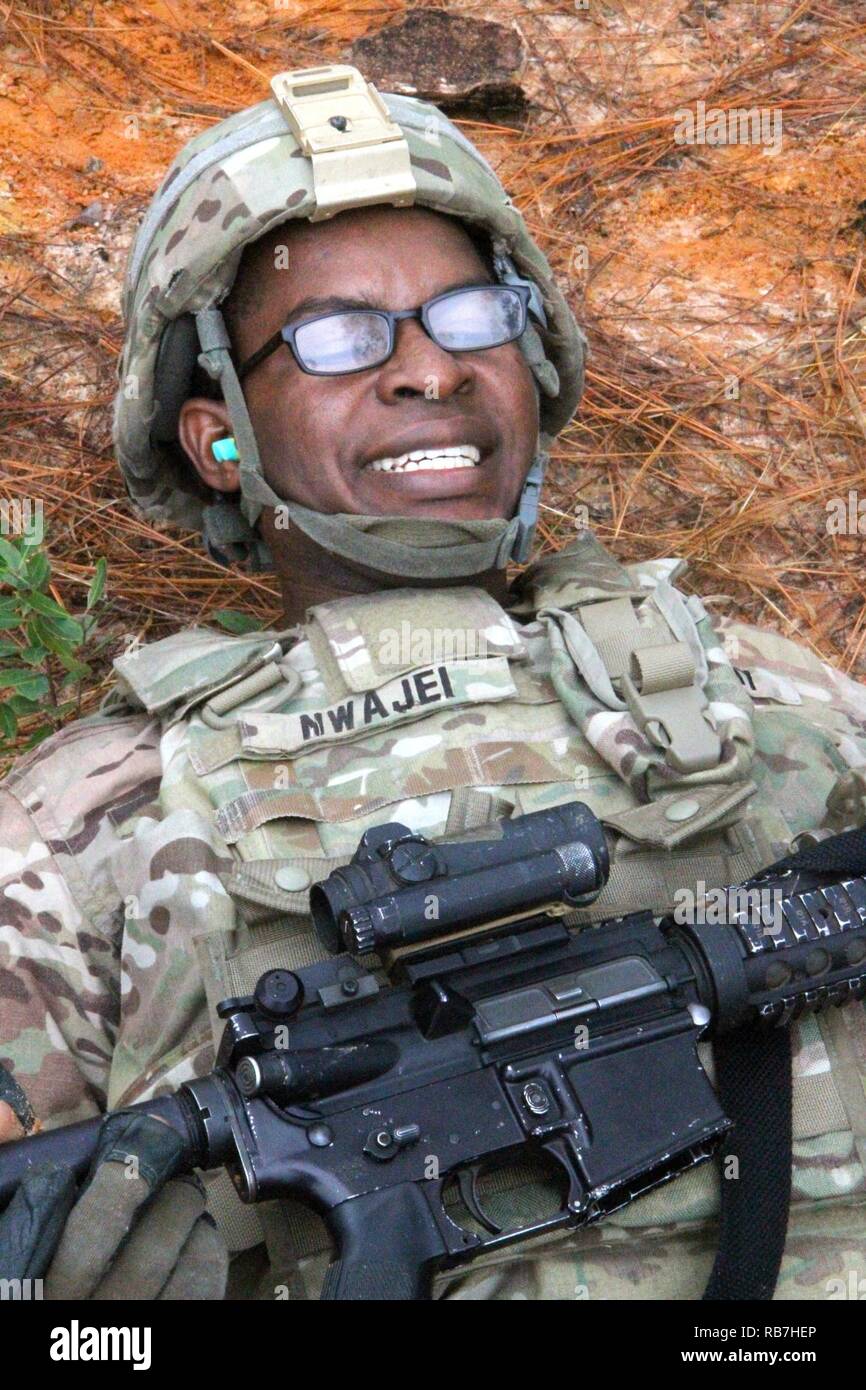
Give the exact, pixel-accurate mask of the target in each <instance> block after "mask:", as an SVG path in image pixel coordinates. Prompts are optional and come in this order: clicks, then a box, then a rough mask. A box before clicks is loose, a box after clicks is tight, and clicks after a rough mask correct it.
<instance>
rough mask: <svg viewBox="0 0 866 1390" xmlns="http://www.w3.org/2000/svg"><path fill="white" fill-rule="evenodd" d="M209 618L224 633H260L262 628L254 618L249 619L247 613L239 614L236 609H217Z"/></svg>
mask: <svg viewBox="0 0 866 1390" xmlns="http://www.w3.org/2000/svg"><path fill="white" fill-rule="evenodd" d="M211 617H212V618H213V619H214V621H215V622H217V623H219V625H220V627H224V628H225V630H226V632H234V633H236V634H241V635H243V634H245V633H247V632H260V631H261V627H262V625H261V623H259V622H257V621H256V619H255V618H251V617H250V615H249V614H248V613H240V612H239V611H238V610H237V609H236V608H217V610H216V612H214V613H212V614H211Z"/></svg>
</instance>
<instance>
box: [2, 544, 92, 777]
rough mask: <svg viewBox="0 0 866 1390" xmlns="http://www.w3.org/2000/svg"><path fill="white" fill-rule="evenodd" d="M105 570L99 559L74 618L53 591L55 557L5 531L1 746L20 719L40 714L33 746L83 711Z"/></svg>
mask: <svg viewBox="0 0 866 1390" xmlns="http://www.w3.org/2000/svg"><path fill="white" fill-rule="evenodd" d="M106 569H107V564H106V561H105V560H104V559H103V560H98V561H97V563H96V568H95V570H94V575H93V579H92V580H91V583H90V586H89V588H88V591H87V606H86V611H85V613H84V614H83V615H82V616H81V617H80V618H73V617H72V615H71V614H70V613H67V611H66V609H65V608H64V607H63V606H62V605H61V604H59V603H58V602H57V601H56V599H54V598H53V597H52V595H51V593H50V592H49V585H50V582H51V563H50V561H49V559H48V555H47V553H46V551H45V549H44V548H43V547H42V545H41V544H40V543H38V542H36V543H34V542H33V541H31V540H29V539H28V538H27V537H23V538H21V539H15V540H11V539H9V538H6V537H0V750H2V749H3V747H4V746H5V745H8V743H9V742H11V741H12V740H13V739H15V738H16V737H17V735H18V724H19V721H20V720H22V719H30V718H31V717H33V716H38V717H39V720H40V722H39V723H38V724H37V726H36V728H35V730H34V731H32V732H31V731H30V730H29V729H28V733H27V738H26V740H25V743H24V747H25V748H30V747H32V746H33V745H34V744H36V743H39V742H40V741H41V740H42V739H44V738H46V737H47V736H48V735H49V734H50V733H53V732H54V730H55V729H58V728H59V727H60V725H61V724H62V723H63V721H64V720H65V719H66V718H68V717H69V715H70V714H78V713H80V710H81V697H82V693H83V685H82V682H83V681H84V680H85V679H86V678H87V677H88V676H90V675H91V674H92V667H91V666H90V664H89V662H88V661H87V660H86V657H87V656H92V655H94V654H95V643H94V629H95V627H96V623H97V611H96V610H97V608H98V606H99V604H100V602H101V600H102V597H103V594H104V592H105V575H106Z"/></svg>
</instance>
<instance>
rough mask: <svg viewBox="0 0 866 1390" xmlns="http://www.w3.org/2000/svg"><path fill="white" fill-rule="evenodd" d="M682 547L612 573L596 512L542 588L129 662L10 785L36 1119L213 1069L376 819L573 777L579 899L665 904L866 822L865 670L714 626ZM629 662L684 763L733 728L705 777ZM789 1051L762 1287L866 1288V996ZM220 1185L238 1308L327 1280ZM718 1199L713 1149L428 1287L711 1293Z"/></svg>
mask: <svg viewBox="0 0 866 1390" xmlns="http://www.w3.org/2000/svg"><path fill="white" fill-rule="evenodd" d="M681 568H682V567H681V565H680V564H679V563H678V562H675V561H666V560H660V561H654V562H652V563H648V564H635V565H631V566H628V567H625V568H623V567H621V566H620V565H619V564H617V563H616V561H614V560H613V559H612V557H610V556H609V555H608V554H607V553H606V552H605V551H604V550H603V549H602V547H601V546H600V545H599V544H598V542H597V541H595V540H594V538H593V537H592V536H591V534H589V533H584V535H582V536H581V537H580V539H579V540H578V541H577V542H576V543H575V544H574V545H573V546H572V547H570V548H569V549H568V550H566V551H564V552H560V554H559V555H557V556H555V557H550V558H548V559H547V560H544V561H541V562H539V563H537V564H536V565H535V566H533V567H532V568H531V569H530V570H529V571H528V572H527V573H526V574H525V575H524V576H523V579H522V582H521V585H520V588H519V590H517V591H516V594H515V601H514V603H513V604H510V605H509V608H508V611H505V610H504V609H502V608H501V607H500V606H499V605H498V604H497V603H496V602H494V600H493V599H492V598H490V597H489V596H488V595H487V594H486V593H484V591H483V590H481V589H477V588H460V589H453V590H441V591H435V592H430V591H427V592H425V593H423V594H421V593H419V592H415V591H412V590H402V591H397V592H396V593H388V594H387V595H385V594H383V595H375V596H372V597H365V598H358V599H341V600H337V601H334V602H333V603H329V604H323V605H319V606H318V607H317V608H316V609H313V610H311V613H310V614H309V615H308V622H307V624H306V625H305V627H304V628H303V629H302V630H298V629H294V630H292V632H290V633H279V632H266V633H256V634H254V635H252V636H248V637H226V636H225V635H224V634H221V633H217V632H214V631H210V630H207V629H194V630H192V631H187V632H183V633H180V634H178V635H177V636H176V637H172V638H168V639H165V640H164V641H162V642H159V643H156V644H153V645H152V646H150V647H143V648H141V649H140V650H139V651H137V652H135V651H132V652H130V653H129V654H127V655H125V656H124V657H122V658H120V659H119V660H118V661H117V662H116V668H117V672H118V676H119V682H118V686H117V688H116V690H115V691H114V692H113V693H112V695H111V696H110V697H109V699H108V700H107V701H106V702H105V703H104V705H103V710H102V712H101V713H100V714H98V715H95V716H93V717H91V718H89V719H84V720H80V721H78V722H76V723H73V724H71V725H69V726H68V727H67V728H65V729H63V730H62V731H61V732H60V733H58V734H56V735H55V736H53V737H52V738H50V739H49V740H47V741H46V742H45V743H43V744H41V745H40V746H39V747H38V748H37V749H35V750H34V751H33V752H32V753H30V754H29V755H28V756H27V757H25V758H24V759H23V760H22V761H20V762H19V763H18V764H17V765H16V767H15V768H14V769H13V771H12V772H11V773H10V775H9V776H8V777H7V779H6V780H5V782H4V783H3V784H2V786H0V844H2V850H0V1062H2V1063H3V1064H4V1065H6V1066H7V1067H11V1069H12V1070H13V1071H14V1073H15V1075H16V1076H17V1077H18V1079H19V1080H20V1081H21V1082H22V1083H23V1085H24V1086H25V1087H26V1089H27V1090H28V1092H29V1094H30V1097H31V1099H32V1102H33V1105H34V1107H35V1109H36V1111H37V1113H38V1114H39V1115H40V1116H41V1117H42V1119H43V1121H44V1122H46V1123H47V1124H49V1125H52V1126H53V1125H58V1124H63V1123H70V1122H72V1121H75V1120H79V1119H82V1118H85V1117H87V1116H89V1115H93V1114H96V1113H97V1112H99V1111H101V1110H104V1109H105V1108H106V1107H107V1106H110V1107H116V1106H118V1105H122V1104H125V1103H129V1102H132V1101H136V1100H141V1099H145V1098H148V1097H150V1096H153V1095H155V1094H159V1093H161V1092H162V1091H165V1090H168V1089H173V1088H175V1087H177V1086H178V1085H179V1084H180V1083H181V1082H182V1081H184V1080H185V1079H187V1078H189V1077H191V1076H196V1075H201V1074H203V1073H205V1072H207V1071H208V1070H210V1068H211V1066H212V1063H213V1056H214V1042H213V1040H214V1033H215V1030H216V1029H217V1027H218V1024H217V1022H216V1019H215V1014H214V1006H215V1004H216V1002H217V1001H218V1000H219V999H220V998H221V997H223V996H225V995H228V994H239V993H244V992H248V991H249V990H250V989H251V987H252V985H253V983H254V982H255V979H256V978H257V976H258V974H259V973H260V971H261V970H262V969H266V968H269V967H271V966H272V965H274V964H276V963H283V964H286V965H288V966H292V965H294V966H298V965H302V964H305V963H308V962H309V961H311V960H313V959H317V958H320V956H321V954H322V951H321V948H320V947H319V946H318V943H317V942H316V940H315V937H314V935H313V933H312V930H311V924H310V921H309V917H308V915H307V891H308V888H309V885H310V883H311V882H312V881H315V880H316V879H318V878H321V877H323V876H324V875H325V874H326V873H327V872H329V871H330V869H331V868H333V867H335V866H336V865H338V864H343V863H345V862H347V861H348V859H349V858H350V857H351V854H352V853H353V851H354V848H355V846H356V845H357V841H358V838H359V836H360V835H361V833H362V831H363V830H364V829H366V828H367V827H369V826H371V825H375V824H377V823H379V822H381V821H385V820H400V821H404V822H406V823H408V824H409V825H411V826H412V827H413V828H414V829H417V830H421V831H423V832H424V833H427V834H430V835H433V836H435V835H441V834H444V833H452V832H458V831H460V830H463V829H466V828H471V827H474V826H477V825H479V824H482V823H483V822H485V821H486V820H490V819H492V818H494V817H495V816H498V815H508V814H520V813H522V812H526V811H531V810H535V809H538V808H540V807H542V806H545V805H551V804H558V803H561V802H564V801H567V800H571V799H574V798H575V797H578V798H580V799H582V800H584V801H586V802H587V803H588V804H589V805H590V806H591V807H592V808H593V810H594V811H595V812H596V813H597V814H598V815H599V816H600V817H601V818H602V819H603V820H604V822H605V824H606V826H607V828H608V831H609V833H610V838H611V843H612V846H613V853H612V858H613V868H612V873H611V878H610V881H609V883H608V885H607V887H606V888H605V890H604V892H603V894H602V897H601V898H600V899H599V901H598V902H597V903H596V904H595V906H594V907H593V908H592V909H591V910H589V909H587V910H586V915H587V919H589V917H590V915H591V917H592V918H595V919H598V918H600V917H604V916H611V915H614V914H616V913H620V912H625V911H630V910H634V909H637V908H639V907H651V908H653V909H654V910H656V911H658V912H661V911H664V910H670V907H671V902H672V899H673V894H674V892H675V890H676V889H677V888H678V887H685V886H688V885H689V884H692V885H693V886H694V888H695V892H696V893H697V894H698V896H700V893H701V891H702V888H703V889H707V890H708V889H712V888H719V887H722V886H725V885H727V884H732V883H736V882H738V881H741V880H743V879H744V878H746V877H748V876H749V875H750V874H752V873H754V872H756V871H757V869H758V868H760V867H761V866H762V865H764V864H766V863H768V862H771V860H773V859H775V858H778V857H779V856H780V855H781V854H783V853H785V852H787V850H788V849H789V848H790V846H791V842H792V840H793V838H794V837H795V836H797V835H799V834H801V833H802V832H806V831H812V830H823V831H824V832H825V833H826V832H831V831H836V830H840V829H843V828H847V827H849V826H852V825H858V824H862V823H863V822H864V820H866V802H864V791H866V775H864V773H866V689H864V688H863V687H862V686H861V685H858V684H856V683H855V682H853V681H851V680H849V679H848V678H847V677H845V676H844V675H842V674H840V673H839V672H837V671H835V670H833V669H831V668H830V667H828V666H827V665H825V664H824V663H822V662H821V661H819V660H818V659H817V658H816V657H815V656H814V655H812V654H811V653H810V652H808V651H807V650H806V649H805V648H803V647H801V646H799V645H797V644H795V643H793V642H791V641H788V640H787V639H784V638H781V637H778V636H775V635H772V634H768V633H766V632H762V631H760V630H758V629H755V628H752V627H748V626H745V625H743V624H739V623H737V622H734V621H729V620H726V619H725V620H723V619H718V618H713V619H712V620H711V619H710V617H709V615H708V614H707V611H706V609H705V608H704V606H703V604H702V603H701V602H700V600H699V599H697V598H696V597H692V598H689V599H686V598H685V597H684V596H683V595H682V594H681V593H680V592H679V590H678V589H676V588H675V586H674V584H673V582H672V581H673V579H675V578H676V577H677V576H678V574H679V573H680V572H681ZM443 633H444V634H447V639H446V644H447V643H450V648H449V650H447V651H443V649H442V643H441V635H442V634H443ZM455 634H456V640H455ZM431 635H432V636H431ZM437 637H438V639H439V642H440V644H439V646H438V647H437V646H436V639H437ZM635 652H636V653H637V654H638V664H637V666H635V665H634V663H632V664H631V666H630V665H629V661H630V658H631V656H632V654H633V653H635ZM628 670H631V671H632V674H633V675H634V674H635V671H641V670H642V676H643V687H642V688H643V691H644V694H648V693H649V692H651V691H652V690H661V691H662V692H665V691H667V693H668V694H670V693H671V692H673V696H674V704H673V705H672V706H668V707H667V708H668V712H670V710H671V709H673V710H675V711H676V710H679V712H680V714H681V719H680V720H679V723H678V728H677V730H676V733H675V738H676V740H680V741H681V742H680V752H681V753H684V754H686V755H687V754H688V753H689V745H690V742H691V745H692V748H691V751H694V748H695V747H697V748H698V750H699V751H701V749H703V751H704V752H706V749H707V746H708V744H707V739H708V738H709V740H710V742H709V747H710V749H711V750H713V739H714V738H715V748H714V756H713V758H712V760H711V762H712V765H711V766H707V762H708V759H707V758H706V757H705V758H703V759H702V762H703V764H704V765H703V767H702V768H701V767H699V768H698V769H697V770H692V771H690V772H686V773H684V772H682V771H681V770H679V771H678V770H677V768H676V766H672V765H671V762H670V759H669V758H667V757H666V755H665V750H664V746H663V743H659V741H658V739H657V737H656V734H657V729H656V728H655V727H654V726H653V723H652V720H651V719H650V720H649V722H645V721H644V719H643V717H642V714H641V709H640V708H639V707H638V706H637V705H636V704H635V703H634V702H633V701H632V702H629V701H628V700H625V699H623V698H622V692H623V690H624V688H625V686H624V684H623V682H622V677H623V674H624V673H625V672H627V671H628ZM678 700H679V701H681V703H680V704H679V705H677V703H676V701H678ZM702 706H703V707H704V709H705V710H706V713H707V714H708V715H709V720H707V719H706V718H705V717H704V715H703V713H702V712H701V710H702ZM651 712H652V711H651V709H650V714H651ZM696 721H697V722H696ZM708 730H709V731H710V732H709V733H708V732H707V731H708ZM713 731H714V732H713ZM699 761H701V760H700V759H699ZM794 1043H795V1061H794V1073H795V1077H794V1134H795V1141H794V1198H793V1207H792V1216H791V1222H790V1227H789V1234H788V1240H787V1246H786V1251H785V1258H784V1262H783V1267H782V1272H781V1276H780V1280H779V1285H778V1289H777V1294H776V1296H777V1297H778V1298H803V1297H810V1298H819V1299H828V1298H843V1297H858V1296H859V1297H863V1296H864V1295H866V1089H864V1088H866V1012H864V1008H863V1006H862V1005H860V1004H852V1005H849V1006H847V1007H846V1008H844V1009H840V1010H831V1011H829V1012H828V1013H827V1014H825V1015H822V1016H821V1017H820V1018H818V1019H816V1018H807V1019H805V1020H803V1021H801V1022H800V1023H799V1024H798V1025H796V1026H795V1038H794ZM702 1051H703V1055H704V1057H705V1061H706V1062H707V1065H708V1067H709V1068H710V1070H711V1069H712V1058H711V1054H710V1049H709V1047H708V1046H704V1045H702ZM647 1084H648V1085H649V1086H651V1085H652V1078H651V1077H648V1078H647ZM208 1183H209V1195H210V1199H211V1203H212V1206H213V1209H214V1210H215V1212H216V1214H217V1218H218V1220H219V1221H220V1223H221V1224H222V1226H223V1229H224V1231H225V1233H226V1236H227V1239H228V1240H229V1242H230V1245H231V1248H232V1249H233V1250H234V1251H236V1252H237V1253H236V1254H235V1257H234V1260H233V1267H232V1269H233V1272H232V1280H231V1283H230V1288H229V1296H230V1297H232V1296H237V1297H255V1296H258V1297H263V1298H274V1297H276V1298H283V1297H290V1298H294V1297H303V1296H315V1294H316V1292H317V1288H318V1284H319V1282H320V1281H321V1278H322V1274H323V1270H324V1267H325V1265H326V1263H327V1259H328V1242H327V1239H326V1237H325V1234H324V1228H323V1226H322V1225H321V1223H320V1222H319V1221H318V1219H317V1218H314V1217H312V1216H310V1215H309V1214H307V1213H306V1212H304V1211H302V1210H301V1209H299V1208H298V1207H297V1206H296V1204H293V1203H288V1202H286V1203H270V1204H268V1205H267V1206H265V1207H262V1208H258V1209H256V1210H254V1211H253V1210H251V1209H247V1208H243V1207H241V1205H240V1203H239V1202H238V1201H237V1199H236V1198H235V1197H234V1195H233V1192H232V1190H231V1187H230V1184H229V1183H228V1181H227V1179H225V1177H224V1175H222V1174H219V1175H208ZM718 1189H719V1177H718V1170H717V1169H716V1168H715V1167H714V1166H711V1165H708V1164H705V1165H703V1166H702V1167H700V1168H698V1169H693V1170H691V1171H690V1172H688V1173H687V1174H685V1175H683V1176H681V1177H680V1178H678V1179H676V1180H675V1181H674V1182H673V1183H671V1184H669V1185H668V1186H666V1187H665V1188H663V1189H660V1190H658V1191H656V1192H654V1193H650V1194H648V1195H646V1196H644V1197H642V1198H641V1199H639V1200H638V1201H636V1202H634V1203H633V1204H632V1205H631V1206H629V1207H627V1208H625V1209H623V1210H621V1211H620V1212H618V1213H616V1214H615V1215H614V1216H612V1217H611V1218H609V1219H608V1220H607V1221H605V1222H604V1223H603V1224H602V1225H600V1226H597V1227H594V1228H592V1229H590V1230H586V1231H583V1232H580V1233H577V1234H571V1235H558V1236H556V1237H553V1238H547V1239H545V1240H543V1241H542V1242H540V1243H539V1242H538V1241H536V1242H533V1243H531V1244H524V1245H522V1246H519V1247H515V1246H512V1247H509V1248H508V1249H506V1250H504V1251H501V1252H499V1253H498V1254H496V1255H495V1256H491V1257H489V1258H487V1259H486V1260H483V1261H481V1262H480V1263H479V1264H477V1265H475V1266H473V1267H472V1268H471V1270H469V1271H468V1272H461V1273H460V1274H458V1275H454V1274H452V1275H450V1276H441V1277H440V1279H439V1281H438V1284H437V1292H438V1293H440V1294H441V1295H442V1296H445V1297H458V1298H479V1299H482V1298H509V1297H513V1298H524V1297H525V1298H579V1299H581V1298H589V1299H594V1298H664V1297H673V1298H696V1297H699V1296H700V1294H701V1292H702V1290H703V1287H704V1285H705V1283H706V1280H707V1277H708V1275H709V1271H710V1268H711V1265H712V1259H713V1254H714V1250H715V1240H716V1225H715V1221H714V1216H715V1213H716V1212H717V1209H718ZM542 1200H546V1198H545V1188H544V1184H543V1183H542V1182H540V1181H539V1180H538V1178H537V1175H534V1174H532V1173H531V1172H530V1171H529V1170H525V1171H522V1172H516V1173H512V1174H509V1175H507V1177H506V1178H505V1179H504V1180H503V1182H502V1183H501V1184H500V1190H499V1191H498V1192H496V1193H495V1194H494V1196H493V1199H492V1203H491V1204H493V1203H498V1204H499V1205H498V1208H497V1207H495V1206H494V1209H497V1210H498V1211H499V1213H500V1215H501V1216H503V1217H504V1218H506V1219H511V1220H514V1219H517V1218H519V1217H520V1215H521V1214H522V1213H527V1214H528V1212H529V1210H530V1207H531V1206H533V1204H536V1203H538V1202H540V1201H542ZM533 1209H535V1207H534V1206H533Z"/></svg>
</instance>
